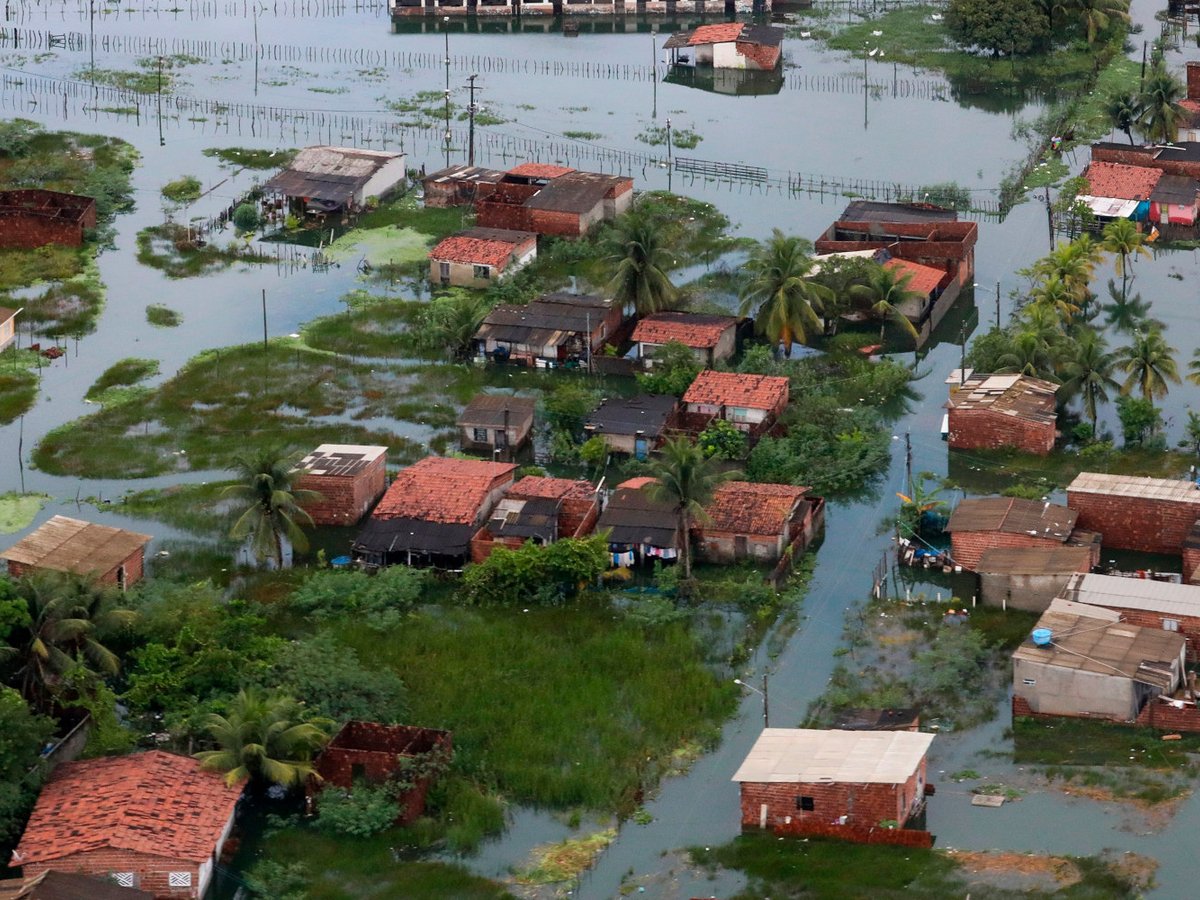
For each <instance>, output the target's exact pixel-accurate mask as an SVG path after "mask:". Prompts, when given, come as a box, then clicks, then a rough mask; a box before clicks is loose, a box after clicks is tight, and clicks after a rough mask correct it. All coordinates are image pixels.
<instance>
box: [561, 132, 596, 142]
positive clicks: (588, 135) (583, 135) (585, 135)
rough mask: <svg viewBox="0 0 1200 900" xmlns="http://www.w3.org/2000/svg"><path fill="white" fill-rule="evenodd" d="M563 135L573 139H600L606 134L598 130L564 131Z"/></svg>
mask: <svg viewBox="0 0 1200 900" xmlns="http://www.w3.org/2000/svg"><path fill="white" fill-rule="evenodd" d="M563 137H565V138H570V139H571V140H573V141H598V140H600V138H602V137H604V135H602V134H600V132H598V131H564V132H563Z"/></svg>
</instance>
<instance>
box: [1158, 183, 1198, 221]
mask: <svg viewBox="0 0 1200 900" xmlns="http://www.w3.org/2000/svg"><path fill="white" fill-rule="evenodd" d="M1198 198H1200V181H1197V180H1196V179H1195V178H1192V177H1191V176H1188V175H1164V176H1163V177H1162V178H1160V179H1158V184H1156V185H1155V186H1154V190H1153V191H1151V192H1150V221H1151V222H1152V223H1153V224H1155V225H1183V226H1185V227H1189V228H1190V227H1192V226H1193V225H1195V224H1196V218H1197V215H1200V199H1198Z"/></svg>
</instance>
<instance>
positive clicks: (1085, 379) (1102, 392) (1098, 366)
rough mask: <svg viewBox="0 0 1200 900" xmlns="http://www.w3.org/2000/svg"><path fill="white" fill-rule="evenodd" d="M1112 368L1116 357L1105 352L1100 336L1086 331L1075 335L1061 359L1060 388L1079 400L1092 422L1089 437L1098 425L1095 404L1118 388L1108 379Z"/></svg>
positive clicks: (1104, 400) (1106, 348)
mask: <svg viewBox="0 0 1200 900" xmlns="http://www.w3.org/2000/svg"><path fill="white" fill-rule="evenodd" d="M1116 365H1117V359H1116V355H1115V354H1113V353H1110V352H1109V350H1108V344H1107V343H1106V342H1105V340H1104V337H1103V336H1102V335H1100V334H1098V333H1096V332H1095V331H1092V330H1091V329H1090V328H1088V329H1085V330H1083V331H1080V332H1079V333H1078V335H1076V337H1075V341H1074V344H1073V352H1072V354H1071V356H1070V357H1068V358H1067V359H1065V360H1063V363H1062V367H1061V374H1062V377H1063V388H1064V390H1066V391H1067V393H1069V394H1074V393H1078V394H1079V395H1080V396H1081V397H1082V398H1083V411H1084V412H1085V413H1086V414H1087V417H1088V418H1089V419H1091V420H1092V433H1093V434H1095V433H1096V426H1097V422H1098V414H1097V408H1096V407H1097V404H1098V403H1100V402H1107V401H1108V392H1109V391H1110V390H1111V391H1117V390H1119V388H1120V385H1119V384H1118V383H1117V381H1116V379H1115V378H1113V377H1112V374H1113V371H1114V370H1115V369H1116Z"/></svg>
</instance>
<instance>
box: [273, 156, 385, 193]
mask: <svg viewBox="0 0 1200 900" xmlns="http://www.w3.org/2000/svg"><path fill="white" fill-rule="evenodd" d="M403 158H404V154H403V153H388V152H383V151H380V150H360V149H358V148H357V147H305V148H304V149H303V150H301V151H300V152H299V153H297V154H296V158H295V159H293V160H292V164H291V165H290V166H288V167H287V168H286V169H284V170H283V171H282V172H280V173H278V174H277V175H275V176H274V177H273V178H271V179H270V180H269V181H267V183H266V184H264V185H263V187H262V189H263V191H264V192H267V193H277V194H283V195H284V196H287V197H306V198H308V199H309V200H325V201H327V202H330V203H346V202H348V201H349V200H351V199H352V198H353V197H354V193H355V191H357V190H358V189H359V188H360V187H362V186H363V185H364V184H366V183H367V182H368V181H370V180H371V176H373V175H374V174H375V173H376V172H378V171H379V170H380V169H381V168H383V167H384V166H385V165H387V164H388V163H390V162H392V160H394V159H403Z"/></svg>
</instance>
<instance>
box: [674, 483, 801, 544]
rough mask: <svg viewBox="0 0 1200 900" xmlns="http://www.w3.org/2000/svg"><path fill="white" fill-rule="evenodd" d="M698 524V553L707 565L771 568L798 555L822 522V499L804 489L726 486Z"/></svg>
mask: <svg viewBox="0 0 1200 900" xmlns="http://www.w3.org/2000/svg"><path fill="white" fill-rule="evenodd" d="M704 512H705V515H704V517H703V518H702V519H701V520H700V521H699V522H698V523H697V528H696V530H697V532H698V535H699V545H700V553H701V554H702V555H703V556H704V558H705V559H707V560H709V561H710V562H733V561H736V560H743V559H751V560H754V561H755V562H762V563H775V562H778V561H779V560H780V558H782V556H783V555H784V553H785V552H789V548H790V552H792V553H795V554H797V555H798V554H800V553H803V552H804V550H805V549H806V548H807V547H808V545H809V544H810V543H812V541H813V538H814V537H816V535H817V533H818V532H819V531H820V529H821V527H822V526H823V525H824V522H825V500H824V498H822V497H813V496H811V495H810V493H809V489H808V488H806V487H796V486H795V485H790V484H757V483H753V482H749V481H727V482H725V483H724V484H722V485H721V486H720V487H718V488H717V490H716V492H715V494H714V495H713V499H712V501H711V502H710V503H709V504H708V506H706V507H705V509H704Z"/></svg>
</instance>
